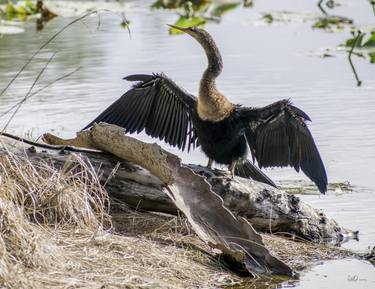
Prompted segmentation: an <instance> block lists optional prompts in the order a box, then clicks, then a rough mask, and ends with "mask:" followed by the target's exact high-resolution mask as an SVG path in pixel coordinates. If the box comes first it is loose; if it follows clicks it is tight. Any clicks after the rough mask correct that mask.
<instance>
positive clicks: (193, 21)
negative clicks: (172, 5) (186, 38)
mask: <svg viewBox="0 0 375 289" xmlns="http://www.w3.org/2000/svg"><path fill="white" fill-rule="evenodd" d="M205 23H206V19H205V18H204V17H198V16H193V17H190V18H187V17H184V16H181V17H180V18H179V19H178V20H177V21H176V23H175V25H176V26H180V27H192V26H203V25H204V24H205ZM169 33H170V34H173V35H176V34H181V33H183V32H182V31H180V30H177V29H174V28H170V29H169Z"/></svg>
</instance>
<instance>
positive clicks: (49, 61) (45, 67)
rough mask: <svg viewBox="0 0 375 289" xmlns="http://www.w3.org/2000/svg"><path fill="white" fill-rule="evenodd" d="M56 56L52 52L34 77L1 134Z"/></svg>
mask: <svg viewBox="0 0 375 289" xmlns="http://www.w3.org/2000/svg"><path fill="white" fill-rule="evenodd" d="M55 55H56V52H54V53H53V54H52V55H51V57H50V58H49V59H48V61H47V63H46V64H45V65H44V66H43V68H42V70H41V71H39V73H38V75H37V76H36V78H35V80H34V82H33V84H32V85H31V86H30V88H29V90H28V91H27V93H26V95H25V96H24V98H23V99H22V100H21V101H20V102H19V103H18V105H17V107H16V109H15V111H14V112H13V114H12V115H11V117H10V118H9V119H8V121H7V123H6V124H5V126H4V128H3V130H2V131H3V132H4V131H5V130H6V129H7V127H8V125H9V124H10V122H11V121H12V119H13V118H14V117H15V115H16V114H17V112H18V110H19V109H20V108H21V106H22V104H23V103H24V102H25V101H26V100H27V99H28V98H29V97H30V94H31V91H32V90H33V88H34V87H35V85H36V84H37V82H38V80H39V79H40V77H41V76H42V74H43V73H44V71H45V70H46V69H47V67H48V65H49V64H50V63H51V61H52V59H53V58H54V57H55Z"/></svg>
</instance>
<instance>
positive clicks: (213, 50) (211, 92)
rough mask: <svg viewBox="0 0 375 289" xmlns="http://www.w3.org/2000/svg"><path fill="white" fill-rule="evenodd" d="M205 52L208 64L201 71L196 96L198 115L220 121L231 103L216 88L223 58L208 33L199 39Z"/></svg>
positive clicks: (226, 114)
mask: <svg viewBox="0 0 375 289" xmlns="http://www.w3.org/2000/svg"><path fill="white" fill-rule="evenodd" d="M198 41H199V43H200V44H201V45H202V47H203V48H204V50H205V52H206V56H207V60H208V66H207V68H206V70H205V71H204V73H203V76H202V79H201V82H200V87H199V97H198V115H199V116H200V117H201V118H202V119H204V120H211V121H220V120H222V119H223V118H225V117H226V116H228V114H229V113H230V112H231V111H232V104H231V103H230V102H229V101H228V100H227V99H226V98H225V96H224V95H222V94H221V93H220V92H219V91H218V90H217V88H216V83H215V80H216V78H217V77H218V76H219V75H220V73H221V71H222V70H223V60H222V58H221V55H220V51H219V49H218V48H217V46H216V43H215V42H214V40H213V39H212V37H211V36H210V35H208V34H207V37H205V38H202V39H199V40H198Z"/></svg>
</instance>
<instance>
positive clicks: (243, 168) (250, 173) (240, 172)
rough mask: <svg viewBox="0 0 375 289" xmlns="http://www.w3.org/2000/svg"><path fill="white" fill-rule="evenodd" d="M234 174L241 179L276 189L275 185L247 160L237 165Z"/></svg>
mask: <svg viewBox="0 0 375 289" xmlns="http://www.w3.org/2000/svg"><path fill="white" fill-rule="evenodd" d="M234 174H235V175H236V176H239V177H242V178H246V179H252V180H254V181H258V182H261V183H265V184H267V185H270V186H273V187H275V188H277V186H276V185H275V183H274V182H273V181H272V180H271V179H270V178H269V177H267V176H266V174H265V173H263V172H262V171H261V170H260V169H258V168H257V167H256V166H255V165H254V164H252V163H251V162H250V161H249V160H245V161H244V162H242V163H237V164H236V168H235V170H234Z"/></svg>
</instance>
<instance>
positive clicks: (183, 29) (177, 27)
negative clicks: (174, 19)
mask: <svg viewBox="0 0 375 289" xmlns="http://www.w3.org/2000/svg"><path fill="white" fill-rule="evenodd" d="M167 25H168V26H169V27H171V28H172V29H176V30H179V31H182V32H185V33H187V34H190V33H189V29H188V28H185V27H180V26H176V25H172V24H167Z"/></svg>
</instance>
